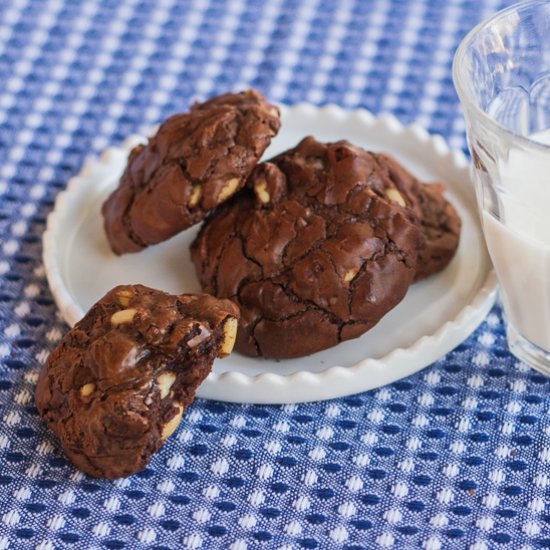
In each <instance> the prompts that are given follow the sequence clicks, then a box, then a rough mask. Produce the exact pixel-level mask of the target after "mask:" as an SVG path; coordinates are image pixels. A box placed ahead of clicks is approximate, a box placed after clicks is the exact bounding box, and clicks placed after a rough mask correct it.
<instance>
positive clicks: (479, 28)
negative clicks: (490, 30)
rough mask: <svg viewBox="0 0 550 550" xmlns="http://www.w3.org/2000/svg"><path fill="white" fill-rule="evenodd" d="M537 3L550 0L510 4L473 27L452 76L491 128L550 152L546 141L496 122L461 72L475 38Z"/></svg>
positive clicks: (458, 53) (462, 95) (468, 103)
mask: <svg viewBox="0 0 550 550" xmlns="http://www.w3.org/2000/svg"><path fill="white" fill-rule="evenodd" d="M537 5H548V6H550V0H528V1H524V2H518V3H517V4H513V5H512V6H508V7H507V8H504V9H502V10H500V11H497V12H496V13H494V14H493V15H491V16H489V17H488V18H486V19H483V20H482V21H480V22H479V23H478V24H477V25H476V26H475V27H474V28H473V29H471V30H470V31H469V32H468V34H466V36H464V38H463V39H462V40H461V41H460V44H459V45H458V47H457V49H456V51H455V54H454V56H453V64H452V78H453V84H454V87H455V90H456V92H457V94H458V97H459V99H460V101H461V102H462V103H463V104H464V106H465V107H466V108H468V109H473V110H474V112H475V114H476V116H478V117H479V118H480V119H481V120H482V121H483V123H484V124H485V125H486V126H488V127H489V128H491V129H492V130H493V131H496V132H502V133H504V134H506V135H508V136H509V137H510V138H513V139H514V140H516V141H517V142H519V143H521V144H523V145H525V146H529V147H533V148H534V149H538V150H540V151H545V152H549V151H550V145H547V144H545V143H541V142H540V141H536V140H534V139H531V138H529V137H526V136H522V135H520V134H516V133H515V132H512V131H511V130H508V128H505V127H504V126H502V125H501V124H499V123H498V122H496V121H495V120H494V119H493V118H491V117H490V116H489V115H488V114H487V113H486V112H485V111H484V110H483V109H482V108H481V107H480V106H479V105H478V103H477V101H475V99H474V98H473V97H472V95H471V94H470V93H469V92H468V91H467V90H466V88H465V86H463V84H462V82H461V78H460V76H461V73H462V71H463V67H464V59H465V57H466V50H467V48H468V46H469V45H470V44H471V43H472V42H473V40H474V38H475V37H476V36H477V35H478V34H479V33H480V32H481V31H482V30H484V29H486V28H487V27H489V26H490V25H492V24H493V23H495V22H496V21H499V20H502V19H504V18H506V17H508V15H509V14H510V13H511V12H513V11H515V10H517V9H518V8H521V9H526V8H530V7H533V6H537Z"/></svg>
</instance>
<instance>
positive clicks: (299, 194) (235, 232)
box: [191, 138, 425, 358]
mask: <svg viewBox="0 0 550 550" xmlns="http://www.w3.org/2000/svg"><path fill="white" fill-rule="evenodd" d="M382 178H383V173H382V171H381V169H380V167H379V165H378V162H377V161H376V160H375V159H374V158H373V157H372V155H370V154H369V153H367V152H365V151H363V150H361V149H358V148H356V147H353V146H351V145H350V144H349V143H347V142H337V143H332V144H323V143H319V142H317V141H315V140H314V139H313V138H306V139H305V140H303V141H302V142H301V143H300V144H299V145H298V146H297V147H296V148H294V149H292V150H289V151H287V152H285V153H283V154H281V155H279V156H277V157H276V158H274V159H273V160H272V161H271V162H266V163H263V164H260V165H258V167H257V168H256V169H255V170H254V172H253V174H252V176H251V177H250V179H249V182H248V185H247V188H245V189H244V190H243V191H242V192H241V193H239V194H238V195H237V196H235V197H234V199H233V200H232V201H231V202H230V203H228V204H226V205H224V206H222V207H221V208H220V209H219V210H218V211H217V212H216V213H215V214H214V215H213V216H212V217H211V218H209V219H208V220H207V221H206V222H205V223H204V225H203V227H202V229H201V231H200V233H199V235H198V236H197V238H196V240H195V241H194V242H193V244H192V247H191V256H192V259H193V261H194V263H195V268H196V272H197V274H198V277H199V280H200V282H201V284H202V288H203V290H204V291H205V292H209V293H212V294H215V295H216V296H219V297H224V298H231V299H232V300H233V301H235V303H237V304H238V305H239V307H240V309H241V319H240V323H239V331H238V335H237V343H236V349H237V350H238V351H240V352H242V353H245V354H247V355H253V356H254V355H256V356H257V355H259V356H263V357H272V358H290V357H300V356H304V355H308V354H311V353H314V352H317V351H320V350H323V349H325V348H328V347H331V346H334V345H336V344H338V343H339V342H341V341H343V340H348V339H350V338H355V337H357V336H360V335H361V334H363V333H364V332H366V331H367V330H369V329H370V328H371V327H373V326H374V325H375V324H376V323H377V322H378V321H379V320H380V319H381V318H382V316H383V315H385V314H386V313H387V312H388V311H389V310H390V309H392V308H393V307H394V306H395V305H397V304H398V303H399V302H400V301H401V300H402V298H403V297H404V296H405V293H406V292H407V289H408V288H409V285H410V284H411V283H412V281H413V280H414V277H415V275H416V272H417V260H418V257H419V254H420V251H421V249H422V248H423V247H424V246H425V237H424V235H423V232H422V229H421V228H420V226H419V225H418V224H417V223H416V218H415V215H414V213H412V211H411V210H410V209H408V208H404V207H403V206H402V205H401V204H400V203H399V201H396V200H392V199H390V198H389V197H388V195H387V193H386V192H385V186H384V184H383V182H382ZM374 180H377V182H375V181H374ZM378 180H380V181H378ZM375 183H376V184H375ZM390 195H392V193H390ZM394 195H395V194H394ZM394 198H395V197H394Z"/></svg>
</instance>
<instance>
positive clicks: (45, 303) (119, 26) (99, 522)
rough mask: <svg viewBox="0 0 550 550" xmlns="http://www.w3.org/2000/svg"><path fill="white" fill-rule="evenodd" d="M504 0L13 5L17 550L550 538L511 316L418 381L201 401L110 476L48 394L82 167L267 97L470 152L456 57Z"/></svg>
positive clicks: (6, 334) (2, 16)
mask: <svg viewBox="0 0 550 550" xmlns="http://www.w3.org/2000/svg"><path fill="white" fill-rule="evenodd" d="M508 4H510V2H502V1H494V0H475V1H474V0H448V1H440V0H355V1H352V0H342V1H337V0H334V1H330V0H297V1H294V0H271V1H269V2H256V1H254V0H229V1H225V0H190V1H181V0H96V1H90V0H86V1H84V0H82V1H78V2H75V1H73V0H10V1H9V2H8V1H5V2H1V3H0V195H1V196H0V549H1V550H3V549H6V548H9V549H21V548H23V549H25V548H36V549H40V550H50V549H57V548H74V549H81V548H82V549H84V548H86V549H88V548H98V549H100V548H107V549H111V550H112V549H121V548H128V549H141V548H155V549H157V550H160V549H167V548H207V549H217V548H219V549H232V550H245V549H254V548H279V549H301V548H320V549H336V548H343V549H344V548H345V549H349V550H351V549H360V548H365V549H372V548H398V549H402V548H423V549H426V550H438V549H440V548H443V549H445V548H457V549H458V548H468V549H470V550H486V549H490V548H507V547H508V548H515V549H522V550H527V549H531V548H532V549H534V548H548V547H550V510H549V509H548V508H549V502H550V420H549V419H548V418H547V417H546V414H548V412H549V409H550V397H549V395H550V381H549V379H547V378H545V377H543V376H542V375H539V374H537V373H535V372H534V371H532V370H530V369H529V368H527V367H526V366H525V365H523V364H521V363H519V362H518V361H517V360H516V359H514V358H513V356H511V355H510V353H509V352H508V349H507V346H506V341H505V337H504V330H503V320H502V315H501V310H500V307H499V306H498V305H497V306H495V308H494V309H493V310H492V312H491V313H490V314H489V316H488V317H487V319H486V320H485V321H484V322H483V323H482V325H481V326H480V327H479V329H478V330H477V331H476V332H475V333H474V334H473V335H472V336H471V337H469V338H468V339H467V340H466V341H465V342H464V343H462V344H461V345H460V346H458V347H457V348H456V349H455V350H454V351H452V352H451V353H449V354H448V355H447V356H445V357H443V358H441V359H440V360H438V361H437V362H436V363H435V364H433V365H431V366H430V367H428V368H426V369H424V370H423V371H421V372H419V373H418V374H416V375H414V376H411V377H409V378H406V379H403V380H400V381H399V382H396V383H394V384H391V385H389V386H387V387H383V388H380V389H378V390H375V391H370V392H366V393H362V394H358V395H353V396H349V397H346V398H341V399H335V400H331V401H325V402H316V403H307V404H299V405H285V406H258V405H240V404H231V403H222V402H215V401H208V400H201V399H198V400H196V401H195V402H194V403H193V405H192V406H191V407H190V408H189V410H188V412H187V414H186V416H185V421H184V422H182V424H181V426H180V428H179V429H178V431H177V432H176V433H175V435H174V436H173V437H172V438H170V440H169V441H168V442H167V443H166V444H165V446H164V447H163V448H162V449H161V451H160V452H159V453H158V454H157V455H156V456H155V457H154V459H153V460H152V462H151V464H150V466H149V467H148V468H147V469H146V470H145V471H144V472H142V473H140V474H137V475H135V476H133V477H131V478H129V479H124V480H118V481H115V482H110V481H101V480H94V479H91V478H88V477H87V476H85V475H83V474H81V473H79V472H78V471H76V470H75V469H74V468H73V467H72V466H71V465H70V464H69V463H68V462H67V461H66V460H65V459H64V456H63V453H62V451H61V450H60V448H59V445H58V443H57V441H56V439H55V437H54V436H53V435H52V434H51V433H49V432H48V431H47V430H46V428H45V425H44V423H43V422H42V421H41V419H40V417H39V416H38V414H37V411H36V408H35V406H34V400H33V391H34V387H35V384H36V380H37V375H38V372H39V370H40V368H41V366H42V365H43V364H44V362H45V360H46V358H47V356H48V353H49V352H50V351H51V350H52V349H53V347H54V346H55V345H56V343H57V342H58V341H59V339H60V338H61V337H62V335H63V334H64V333H65V331H66V330H67V326H66V325H65V324H64V322H63V321H62V319H61V318H60V316H59V315H58V313H57V311H56V306H55V303H54V301H53V298H52V295H51V293H50V290H49V288H48V285H47V281H46V278H45V271H44V267H43V265H42V259H41V252H42V249H41V235H42V233H43V231H44V228H45V223H46V217H47V215H48V213H49V212H50V211H51V209H52V207H53V204H54V200H55V197H56V195H57V193H58V192H59V191H61V190H62V189H63V188H64V187H65V186H66V184H67V181H68V180H69V178H70V177H71V176H74V175H75V174H76V173H78V171H79V170H80V167H81V166H82V164H83V162H84V161H85V158H86V157H87V156H88V155H90V154H94V155H95V154H99V153H100V152H101V151H102V150H103V149H104V148H105V147H107V146H109V145H118V144H120V143H121V142H122V141H123V140H124V138H125V137H126V136H127V135H129V134H131V133H134V132H137V131H140V130H142V129H144V128H147V127H150V126H151V125H152V124H155V123H158V122H159V121H161V120H162V119H163V118H165V117H166V116H168V115H169V114H171V113H173V112H176V111H181V110H185V109H186V108H187V107H188V105H189V104H190V102H191V101H192V100H193V99H195V98H205V97H208V96H211V95H214V94H217V93H221V92H225V91H227V90H237V89H242V88H245V87H249V86H252V87H255V88H258V89H259V90H261V91H262V92H264V93H265V94H266V95H267V96H268V97H269V99H270V100H272V101H275V102H282V103H288V104H293V103H297V102H300V101H307V102H311V103H313V104H316V105H322V104H326V103H335V104H338V105H340V106H342V107H344V108H349V109H352V108H357V107H364V108H367V109H369V110H371V111H372V112H374V113H380V112H383V111H389V112H392V113H393V114H394V115H395V116H396V117H397V118H398V119H399V120H400V121H401V122H403V123H405V124H407V123H410V122H413V121H417V122H419V123H420V124H422V125H423V126H424V127H426V128H427V129H428V130H429V131H431V132H434V133H439V134H442V135H443V136H444V137H445V138H446V139H447V140H448V141H449V143H450V144H451V146H453V147H455V148H458V149H463V150H464V149H465V145H466V143H465V136H464V122H463V118H462V114H461V110H460V107H459V104H458V99H457V97H456V94H455V92H454V89H453V85H452V80H451V62H452V56H453V52H454V50H455V48H456V46H457V44H458V43H459V41H460V39H461V38H462V37H463V36H464V35H465V34H466V32H467V31H468V30H469V29H470V28H472V27H473V26H474V25H475V24H476V23H477V22H478V21H479V20H481V19H482V18H484V17H486V16H487V15H489V14H490V13H492V12H494V11H496V10H497V9H499V8H502V7H504V6H505V5H508Z"/></svg>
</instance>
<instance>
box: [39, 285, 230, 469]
mask: <svg viewBox="0 0 550 550" xmlns="http://www.w3.org/2000/svg"><path fill="white" fill-rule="evenodd" d="M237 318H238V309H237V307H236V306H235V305H234V304H233V303H232V302H230V301H229V300H219V299H217V298H214V297H212V296H208V295H202V294H198V295H193V294H182V295H179V296H173V295H170V294H166V293H164V292H160V291H158V290H154V289H151V288H148V287H145V286H142V285H130V286H118V287H116V288H114V289H113V290H111V291H110V292H108V293H107V294H106V295H105V296H104V297H103V298H102V299H101V300H99V301H98V302H97V303H96V304H95V305H94V306H92V308H91V309H90V311H89V312H88V313H87V314H86V315H85V317H84V318H83V319H82V320H81V321H80V322H78V323H77V324H76V325H75V327H74V328H72V329H71V330H70V331H69V332H68V333H67V334H66V336H65V337H64V338H63V340H62V341H61V342H60V344H59V345H58V346H57V348H56V349H55V350H54V351H53V352H52V353H51V355H50V357H49V359H48V362H47V365H46V367H45V368H44V370H43V371H42V372H41V374H40V377H39V380H38V385H37V387H36V392H35V400H36V406H37V408H38V411H39V412H40V414H41V415H42V417H43V418H44V420H45V421H46V423H47V425H48V427H49V428H50V429H51V430H52V431H54V432H55V434H56V435H57V437H58V438H59V440H60V442H61V445H62V446H63V449H64V450H65V453H66V454H67V456H68V457H69V458H70V460H71V461H72V462H73V463H74V464H75V465H76V466H77V468H79V469H80V470H82V471H83V472H85V473H87V474H89V475H91V476H94V477H105V478H110V479H114V478H118V477H125V476H129V475H131V474H134V473H136V472H138V471H140V470H143V469H144V468H145V467H146V466H147V464H148V462H149V460H150V458H151V456H152V454H153V453H154V452H156V451H157V450H158V449H159V448H160V446H161V445H162V443H163V442H164V441H165V440H166V438H167V437H169V436H170V435H171V434H172V433H173V432H174V430H175V429H176V428H177V426H178V424H179V421H180V420H181V417H182V415H183V413H184V411H185V409H186V407H187V406H188V405H189V403H191V401H192V400H193V398H194V396H195V391H196V389H197V387H198V386H199V384H200V383H201V382H202V381H203V380H204V379H205V378H206V376H207V375H208V373H209V372H210V370H211V367H212V363H213V361H214V359H215V358H216V357H222V356H224V355H227V354H229V353H230V352H231V349H232V347H233V343H234V341H235V336H236V334H235V332H236V331H235V327H236V324H237Z"/></svg>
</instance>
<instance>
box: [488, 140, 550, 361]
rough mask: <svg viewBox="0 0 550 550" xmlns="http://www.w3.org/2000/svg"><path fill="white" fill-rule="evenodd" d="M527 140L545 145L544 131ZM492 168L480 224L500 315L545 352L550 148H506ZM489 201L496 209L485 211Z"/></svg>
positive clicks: (549, 299)
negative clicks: (490, 193) (493, 172)
mask: <svg viewBox="0 0 550 550" xmlns="http://www.w3.org/2000/svg"><path fill="white" fill-rule="evenodd" d="M531 138H532V139H534V140H536V141H539V142H542V143H546V144H549V145H550V130H545V131H544V132H541V133H538V134H535V135H533V136H531ZM498 169H499V185H498V186H497V187H496V188H497V189H498V191H497V195H493V196H492V197H491V199H490V200H486V201H483V200H482V204H484V206H483V208H482V222H483V229H484V233H485V238H486V241H487V247H488V249H489V253H490V255H491V259H492V261H493V265H494V266H495V270H496V273H497V276H498V279H499V283H500V292H501V297H502V301H503V304H504V308H505V312H506V316H507V318H508V321H509V322H510V323H511V324H512V325H513V326H514V327H515V329H516V330H517V331H518V332H519V333H520V334H521V335H522V336H523V337H525V338H526V339H527V340H529V341H530V342H531V343H533V344H536V345H538V346H539V347H541V348H543V349H545V350H549V351H550V150H549V151H532V150H530V151H525V150H524V149H520V148H515V149H512V150H511V151H510V154H509V156H508V159H507V160H506V161H501V162H499V166H498ZM493 187H495V178H493ZM495 197H498V199H496V200H497V201H498V206H497V207H494V208H490V209H488V203H490V202H491V200H492V201H493V202H494V201H495ZM490 210H497V211H498V212H491V211H490ZM497 215H499V216H500V219H498V218H497Z"/></svg>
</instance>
